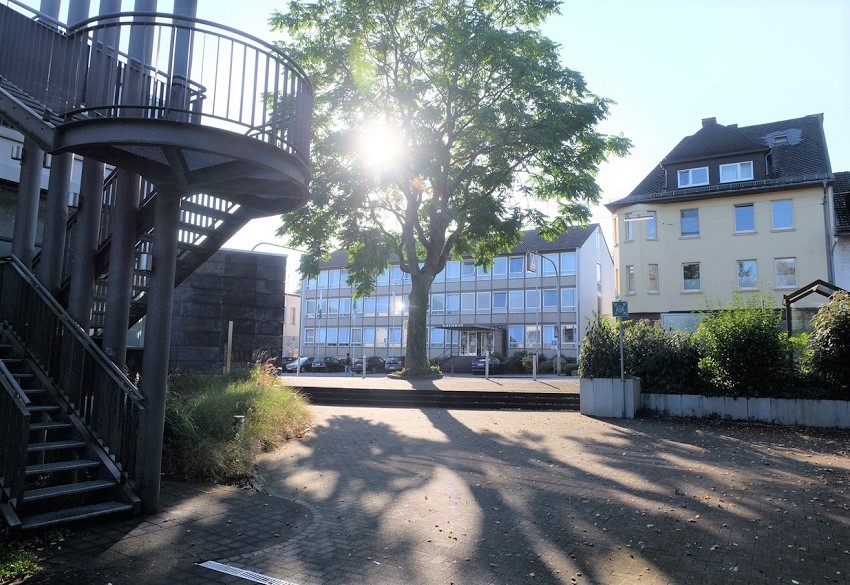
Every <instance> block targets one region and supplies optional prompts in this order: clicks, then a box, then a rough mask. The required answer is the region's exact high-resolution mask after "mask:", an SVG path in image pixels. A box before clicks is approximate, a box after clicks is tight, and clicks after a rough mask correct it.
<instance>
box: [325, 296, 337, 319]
mask: <svg viewBox="0 0 850 585" xmlns="http://www.w3.org/2000/svg"><path fill="white" fill-rule="evenodd" d="M337 315H339V299H328V317H336V316H337Z"/></svg>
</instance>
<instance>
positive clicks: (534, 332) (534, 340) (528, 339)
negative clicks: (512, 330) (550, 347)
mask: <svg viewBox="0 0 850 585" xmlns="http://www.w3.org/2000/svg"><path fill="white" fill-rule="evenodd" d="M525 347H526V348H533V349H537V348H539V347H540V330H539V329H538V328H537V325H526V326H525Z"/></svg>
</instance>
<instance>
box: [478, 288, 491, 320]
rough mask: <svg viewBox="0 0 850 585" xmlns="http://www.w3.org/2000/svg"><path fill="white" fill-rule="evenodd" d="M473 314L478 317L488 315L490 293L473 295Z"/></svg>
mask: <svg viewBox="0 0 850 585" xmlns="http://www.w3.org/2000/svg"><path fill="white" fill-rule="evenodd" d="M475 312H476V313H478V314H479V315H489V314H490V291H484V292H479V293H476V294H475Z"/></svg>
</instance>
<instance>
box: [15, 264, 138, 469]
mask: <svg viewBox="0 0 850 585" xmlns="http://www.w3.org/2000/svg"><path fill="white" fill-rule="evenodd" d="M0 320H2V321H4V322H5V323H6V324H7V326H8V328H9V330H10V331H11V332H12V333H13V334H14V335H15V336H17V337H18V339H19V340H20V341H21V343H22V345H23V346H24V347H25V348H26V350H27V352H29V354H30V355H31V357H32V358H33V359H34V360H35V362H36V363H37V364H39V366H40V367H41V368H43V370H44V372H45V373H46V374H47V375H48V376H49V377H50V378H51V379H52V380H53V382H54V383H55V385H56V386H57V387H58V388H59V389H60V391H61V392H62V393H63V394H64V396H65V398H66V399H67V400H68V403H69V405H70V406H71V408H72V409H73V410H74V411H75V412H76V413H77V414H78V415H79V417H80V419H81V420H82V421H83V422H84V423H85V424H86V426H87V427H88V428H89V430H91V432H92V434H93V435H94V436H95V437H97V438H98V439H99V440H100V441H101V443H102V445H103V446H104V447H105V448H106V449H107V450H108V451H109V453H111V454H112V456H113V457H114V458H115V462H116V463H118V464H119V465H121V466H122V469H123V471H124V472H125V473H126V474H130V475H131V472H132V469H133V467H134V465H135V460H136V449H137V438H138V429H139V421H140V419H141V417H142V416H143V415H144V410H145V408H144V397H143V396H142V394H141V393H140V392H139V390H138V389H137V388H136V387H135V386H134V385H133V383H132V382H130V380H129V379H127V377H126V376H125V375H124V374H123V372H121V370H120V369H119V368H118V367H117V366H116V365H115V364H114V363H113V362H112V361H111V360H110V359H109V358H108V357H107V356H106V354H105V353H103V351H102V350H101V349H100V348H99V347H98V346H97V345H96V344H95V343H94V341H93V340H92V339H91V338H90V337H89V336H88V335H87V334H86V333H85V331H83V329H82V328H81V327H80V326H79V325H78V324H77V323H76V322H75V321H74V320H73V319H72V318H71V316H70V315H68V314H67V313H66V312H65V310H64V309H63V308H62V307H61V305H59V303H58V302H56V300H55V299H54V298H53V297H52V296H51V295H50V294H49V293H48V291H47V290H46V289H45V288H44V286H43V285H42V284H41V283H40V282H38V280H37V279H36V278H35V276H33V275H32V273H31V272H30V271H29V270H28V269H27V268H26V267H25V266H24V264H23V263H22V262H21V261H20V260H19V259H18V258H16V257H15V256H9V257H5V258H0Z"/></svg>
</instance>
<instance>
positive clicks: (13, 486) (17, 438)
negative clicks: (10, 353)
mask: <svg viewBox="0 0 850 585" xmlns="http://www.w3.org/2000/svg"><path fill="white" fill-rule="evenodd" d="M0 386H3V388H4V390H5V392H0V429H3V441H0V492H2V493H0V502H2V501H3V500H5V499H7V498H8V499H9V500H11V501H12V502H13V504H14V503H16V502H17V498H18V497H20V495H21V494H22V493H23V491H24V486H25V484H26V462H27V445H28V435H29V425H30V414H29V410H28V409H27V407H26V405H27V404H29V399H28V398H27V396H26V394H24V393H23V391H22V390H21V386H20V384H18V383H17V381H16V380H15V378H14V377H13V376H12V374H11V373H10V372H9V370H8V369H7V368H6V366H5V364H3V362H0Z"/></svg>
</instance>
